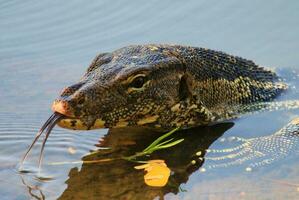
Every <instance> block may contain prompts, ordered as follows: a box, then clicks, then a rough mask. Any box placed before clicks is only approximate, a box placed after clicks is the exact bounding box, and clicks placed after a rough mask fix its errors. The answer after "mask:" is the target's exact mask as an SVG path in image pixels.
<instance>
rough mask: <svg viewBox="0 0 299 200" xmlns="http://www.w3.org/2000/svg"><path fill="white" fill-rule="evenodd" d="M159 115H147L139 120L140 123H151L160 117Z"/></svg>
mask: <svg viewBox="0 0 299 200" xmlns="http://www.w3.org/2000/svg"><path fill="white" fill-rule="evenodd" d="M158 117H159V116H158V115H154V116H148V117H147V116H146V117H145V118H143V119H141V120H139V121H138V122H137V124H138V125H143V124H149V123H153V122H155V121H156V120H157V119H158Z"/></svg>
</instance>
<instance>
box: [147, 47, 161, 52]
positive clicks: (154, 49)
mask: <svg viewBox="0 0 299 200" xmlns="http://www.w3.org/2000/svg"><path fill="white" fill-rule="evenodd" d="M149 49H150V50H152V51H157V50H158V49H159V48H158V47H155V46H149Z"/></svg>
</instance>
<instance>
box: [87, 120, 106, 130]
mask: <svg viewBox="0 0 299 200" xmlns="http://www.w3.org/2000/svg"><path fill="white" fill-rule="evenodd" d="M104 124H105V121H103V120H101V119H97V120H96V121H95V123H94V125H93V126H92V127H91V128H90V129H98V128H104Z"/></svg>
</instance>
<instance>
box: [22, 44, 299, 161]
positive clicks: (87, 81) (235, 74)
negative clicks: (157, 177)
mask: <svg viewBox="0 0 299 200" xmlns="http://www.w3.org/2000/svg"><path fill="white" fill-rule="evenodd" d="M286 89H287V85H286V84H285V83H283V82H282V81H281V80H280V78H279V77H278V76H277V75H276V74H275V73H274V72H272V71H270V70H267V69H265V68H263V67H260V66H258V65H256V64H255V63H254V62H252V61H250V60H246V59H243V58H240V57H236V56H232V55H229V54H226V53H223V52H220V51H214V50H210V49H205V48H197V47H189V46H180V45H155V44H150V45H132V46H127V47H123V48H120V49H118V50H115V51H113V52H111V53H101V54H99V55H98V56H97V57H96V58H95V59H94V60H93V62H92V63H91V64H90V66H89V68H88V69H87V71H86V73H85V74H84V75H83V77H82V78H81V79H80V80H79V82H78V83H76V84H74V85H72V86H69V87H66V88H65V89H64V90H63V91H62V93H61V95H60V96H59V97H58V98H57V99H56V100H55V101H54V103H53V106H52V109H53V111H54V114H53V115H52V117H50V119H49V120H48V121H47V122H46V123H45V124H44V126H43V127H42V128H41V130H40V131H39V133H38V134H37V137H36V139H35V140H34V141H33V143H32V145H31V146H30V148H29V149H28V151H27V153H26V154H25V157H24V159H25V158H26V156H27V154H28V152H29V151H30V149H31V147H32V146H33V145H34V143H35V142H36V140H37V139H38V138H39V136H40V135H41V134H42V132H43V131H44V130H45V129H46V128H47V133H46V137H45V140H44V142H43V146H42V150H41V152H42V151H43V147H44V144H45V142H46V140H47V138H48V136H49V133H50V131H51V129H52V128H53V127H54V126H55V124H56V123H58V125H59V126H61V127H63V128H70V129H80V130H89V129H97V128H115V127H126V126H146V127H153V128H159V129H163V130H170V129H173V128H174V127H182V128H190V127H194V126H199V125H207V124H211V123H215V122H220V121H225V120H229V119H232V118H236V117H238V116H240V115H241V114H244V113H248V112H253V111H256V110H261V109H265V108H266V109H270V108H271V106H272V107H273V105H274V106H275V104H268V103H269V102H271V101H272V100H273V99H274V98H275V97H277V96H278V95H280V94H281V93H282V92H283V91H285V90H286ZM295 104H296V105H295ZM281 105H287V106H295V107H298V103H296V102H295V103H294V102H293V103H292V102H291V103H286V104H283V103H282V104H281Z"/></svg>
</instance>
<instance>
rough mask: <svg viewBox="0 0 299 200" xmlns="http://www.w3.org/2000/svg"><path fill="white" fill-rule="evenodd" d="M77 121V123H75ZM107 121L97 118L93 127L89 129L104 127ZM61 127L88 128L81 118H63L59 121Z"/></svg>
mask: <svg viewBox="0 0 299 200" xmlns="http://www.w3.org/2000/svg"><path fill="white" fill-rule="evenodd" d="M73 122H75V123H73ZM104 124H105V121H103V120H101V119H97V120H96V121H95V123H94V125H93V126H92V127H90V128H89V129H99V128H104ZM57 125H58V126H60V127H61V128H66V129H73V130H88V127H87V126H86V125H84V124H83V122H82V121H81V120H79V119H62V120H60V121H59V122H58V123H57Z"/></svg>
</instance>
